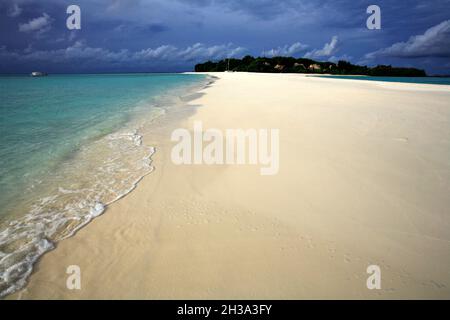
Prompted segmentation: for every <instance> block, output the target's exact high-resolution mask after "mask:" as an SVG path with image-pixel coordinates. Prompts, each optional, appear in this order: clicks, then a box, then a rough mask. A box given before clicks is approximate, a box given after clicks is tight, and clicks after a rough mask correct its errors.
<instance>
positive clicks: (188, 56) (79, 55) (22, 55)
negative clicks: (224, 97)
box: [0, 41, 247, 67]
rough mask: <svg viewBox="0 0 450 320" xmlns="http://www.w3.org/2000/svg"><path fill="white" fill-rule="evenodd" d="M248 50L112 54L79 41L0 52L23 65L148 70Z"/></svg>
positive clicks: (159, 49) (150, 50) (200, 46)
mask: <svg viewBox="0 0 450 320" xmlns="http://www.w3.org/2000/svg"><path fill="white" fill-rule="evenodd" d="M246 52H247V49H245V48H242V47H237V46H234V45H233V44H222V45H213V46H207V45H205V44H202V43H196V44H193V45H191V46H188V47H185V48H177V47H176V46H173V45H162V46H159V47H156V48H147V49H143V50H140V51H130V50H126V49H122V50H118V51H112V50H108V49H104V48H99V47H89V46H88V45H86V43H85V42H84V41H76V42H75V43H74V44H73V45H71V46H69V47H67V48H63V49H56V50H38V51H32V52H30V51H22V52H17V51H8V50H6V48H5V47H2V50H0V57H1V58H2V59H5V60H6V59H14V60H17V61H23V62H37V61H43V62H48V61H52V62H54V63H72V62H78V61H82V62H85V63H86V64H90V65H95V64H97V63H99V62H101V63H103V64H104V65H110V64H115V65H117V64H121V63H122V64H123V66H124V67H128V66H147V65H155V64H157V63H161V62H167V61H169V62H174V63H178V64H190V63H196V62H200V61H204V60H207V59H211V60H215V59H223V58H227V57H238V56H243V55H244V54H245V53H246Z"/></svg>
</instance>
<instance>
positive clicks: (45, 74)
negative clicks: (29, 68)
mask: <svg viewBox="0 0 450 320" xmlns="http://www.w3.org/2000/svg"><path fill="white" fill-rule="evenodd" d="M47 75H48V74H47V73H45V72H40V71H33V72H32V73H31V76H32V77H45V76H47Z"/></svg>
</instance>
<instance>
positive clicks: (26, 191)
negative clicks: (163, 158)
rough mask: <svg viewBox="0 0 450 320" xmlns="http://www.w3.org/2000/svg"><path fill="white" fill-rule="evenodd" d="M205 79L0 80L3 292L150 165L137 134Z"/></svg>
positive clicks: (58, 77)
mask: <svg viewBox="0 0 450 320" xmlns="http://www.w3.org/2000/svg"><path fill="white" fill-rule="evenodd" d="M205 83H206V77H205V76H202V75H185V74H120V75H55V76H48V77H42V78H31V77H26V76H5V77H0V116H1V135H0V159H1V165H0V188H1V191H2V192H1V193H0V296H2V295H6V294H9V293H12V292H14V291H15V290H17V289H18V288H20V287H22V286H24V285H25V284H26V279H27V277H28V275H29V274H30V273H31V271H32V265H33V263H34V262H35V261H36V260H37V259H38V258H39V256H40V255H42V254H43V253H45V252H46V251H48V250H50V249H52V248H53V247H54V244H55V243H56V242H57V241H59V240H61V239H64V238H66V237H68V236H71V235H72V234H73V233H74V232H75V231H76V230H78V229H79V228H81V227H82V226H84V225H85V224H86V223H88V222H89V221H91V220H92V219H93V218H95V217H96V216H98V215H100V214H101V213H102V212H103V210H104V206H105V205H107V204H109V203H111V202H113V201H115V200H117V199H118V198H120V197H122V196H123V195H125V194H127V193H128V192H130V191H131V190H132V189H133V188H134V187H135V185H136V183H137V182H138V181H139V180H140V179H141V178H142V177H143V176H145V175H147V174H148V173H150V172H151V171H152V166H151V155H152V154H153V152H154V151H155V150H154V148H153V146H148V145H145V144H143V142H142V139H141V134H140V132H141V131H143V130H145V128H146V127H148V126H151V125H152V121H154V120H155V119H157V118H158V117H162V116H164V114H165V112H166V110H167V107H169V106H173V105H174V104H177V103H178V104H179V103H180V102H182V99H180V96H183V95H185V94H190V93H191V92H192V90H194V89H196V88H200V87H201V86H202V85H204V84H205Z"/></svg>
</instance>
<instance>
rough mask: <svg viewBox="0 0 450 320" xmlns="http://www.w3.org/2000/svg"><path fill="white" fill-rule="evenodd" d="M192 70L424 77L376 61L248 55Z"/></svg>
mask: <svg viewBox="0 0 450 320" xmlns="http://www.w3.org/2000/svg"><path fill="white" fill-rule="evenodd" d="M195 71H196V72H223V71H243V72H265V73H312V74H333V75H365V76H379V77H426V76H427V74H426V72H425V71H424V70H421V69H416V68H401V67H392V66H390V65H378V66H376V67H368V66H359V65H355V64H352V63H350V62H348V61H344V60H340V61H338V62H337V63H334V62H329V61H327V62H320V61H314V60H312V59H307V58H294V57H273V58H266V57H257V58H255V57H252V56H249V55H248V56H245V57H244V58H242V59H234V58H232V59H223V60H220V61H217V62H213V61H207V62H205V63H199V64H197V65H195Z"/></svg>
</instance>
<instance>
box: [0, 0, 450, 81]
mask: <svg viewBox="0 0 450 320" xmlns="http://www.w3.org/2000/svg"><path fill="white" fill-rule="evenodd" d="M69 4H72V1H68V0H41V1H37V0H4V1H2V2H1V3H0V9H1V10H0V47H1V48H2V51H1V52H2V53H1V54H2V61H1V63H0V72H15V71H24V72H27V71H28V69H29V68H32V67H34V66H35V64H36V63H39V65H40V66H43V68H47V67H48V68H52V69H57V70H59V71H61V72H64V71H67V70H70V71H77V67H76V66H73V65H72V66H70V68H69V66H68V64H70V63H73V61H74V60H76V61H77V65H78V66H79V68H81V67H83V72H84V71H89V68H94V69H95V67H98V66H99V65H101V66H102V70H103V69H104V70H105V71H107V70H115V71H117V70H121V69H123V70H125V69H126V70H130V69H133V70H139V68H143V67H145V68H149V69H146V71H151V70H162V69H164V68H167V69H170V70H172V71H173V70H191V69H192V67H193V64H194V63H195V62H198V61H202V59H219V58H222V57H227V56H230V55H233V56H238V55H241V54H244V53H249V54H253V55H260V54H262V53H263V52H264V54H266V55H293V56H307V57H311V58H315V59H319V60H330V61H336V60H338V59H341V58H342V59H348V60H352V62H364V63H368V64H375V63H386V64H389V63H395V64H399V65H403V64H404V65H411V64H412V65H414V66H418V67H423V68H427V69H428V70H431V71H432V72H434V71H436V72H445V70H443V67H442V66H445V65H448V64H449V63H450V61H449V54H448V49H446V48H448V47H450V46H448V45H446V43H448V41H449V37H448V20H449V18H450V12H449V11H450V10H449V7H450V0H431V1H417V0H411V1H389V0H379V1H377V3H376V4H377V5H379V6H380V7H381V12H382V29H381V30H368V29H367V28H366V19H367V17H368V15H367V13H366V8H367V6H369V5H371V4H374V3H373V1H366V0H334V1H330V0H221V1H219V0H112V1H111V0H96V1H88V0H78V1H77V4H78V5H79V6H80V7H81V11H82V29H81V30H79V31H76V32H75V31H69V30H67V28H66V26H65V20H66V18H67V14H66V12H65V10H66V8H67V6H68V5H69ZM244 48H245V49H244ZM144 52H146V53H147V56H146V58H143V57H144V56H145V54H144ZM158 53H159V54H158ZM77 55H78V56H77ZM162 57H165V58H162ZM167 57H170V59H167ZM54 61H57V63H55V62H54ZM92 61H96V63H93V62H92ZM162 61H164V63H163V62H162ZM94 69H92V70H94Z"/></svg>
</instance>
